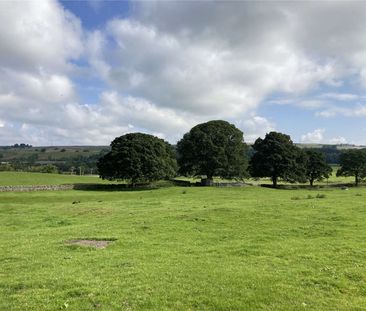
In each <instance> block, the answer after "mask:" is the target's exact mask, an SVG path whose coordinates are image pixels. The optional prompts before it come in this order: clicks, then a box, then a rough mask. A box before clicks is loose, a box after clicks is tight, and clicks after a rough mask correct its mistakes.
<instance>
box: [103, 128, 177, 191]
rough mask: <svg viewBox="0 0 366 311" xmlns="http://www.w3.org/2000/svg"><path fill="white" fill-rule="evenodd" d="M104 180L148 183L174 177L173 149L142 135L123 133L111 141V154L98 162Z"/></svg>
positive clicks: (156, 138) (175, 169)
mask: <svg viewBox="0 0 366 311" xmlns="http://www.w3.org/2000/svg"><path fill="white" fill-rule="evenodd" d="M98 171H99V175H100V177H101V178H103V179H109V180H128V181H130V182H131V183H132V184H134V183H137V182H151V181H156V180H160V179H166V178H171V177H174V176H175V174H176V171H177V163H176V159H175V154H174V151H173V149H172V146H171V145H169V144H168V143H167V142H165V141H164V140H162V139H160V138H158V137H155V136H152V135H148V134H143V133H131V134H126V135H123V136H120V137H117V138H116V139H114V140H113V141H112V143H111V151H110V152H109V153H107V154H106V155H105V156H103V157H101V158H100V159H99V161H98Z"/></svg>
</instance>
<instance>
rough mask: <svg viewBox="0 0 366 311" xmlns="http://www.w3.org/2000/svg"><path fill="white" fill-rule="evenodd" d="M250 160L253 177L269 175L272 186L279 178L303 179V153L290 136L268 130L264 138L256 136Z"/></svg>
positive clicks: (274, 185) (275, 185)
mask: <svg viewBox="0 0 366 311" xmlns="http://www.w3.org/2000/svg"><path fill="white" fill-rule="evenodd" d="M253 149H254V150H255V153H254V155H253V157H252V159H251V161H250V173H251V175H252V176H253V177H270V178H271V180H272V183H273V187H277V182H278V179H279V178H282V179H283V180H285V181H288V182H296V181H300V182H303V181H305V166H304V162H305V153H304V152H303V151H302V150H301V149H300V148H298V147H296V146H295V145H294V144H293V142H292V141H291V138H290V136H288V135H285V134H282V133H277V132H270V133H268V134H266V136H265V138H264V139H262V138H258V139H257V140H256V141H255V143H254V145H253Z"/></svg>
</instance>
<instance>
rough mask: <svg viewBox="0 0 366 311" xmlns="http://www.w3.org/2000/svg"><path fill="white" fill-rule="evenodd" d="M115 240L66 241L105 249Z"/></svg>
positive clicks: (70, 243)
mask: <svg viewBox="0 0 366 311" xmlns="http://www.w3.org/2000/svg"><path fill="white" fill-rule="evenodd" d="M113 241H114V240H68V241H65V243H66V244H69V245H78V246H88V247H95V248H98V249H103V248H106V247H107V246H108V245H109V244H110V243H112V242H113Z"/></svg>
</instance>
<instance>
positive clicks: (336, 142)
mask: <svg viewBox="0 0 366 311" xmlns="http://www.w3.org/2000/svg"><path fill="white" fill-rule="evenodd" d="M329 143H330V144H334V145H339V144H346V143H347V140H346V139H345V138H344V137H342V136H338V137H334V138H331V139H330V140H329Z"/></svg>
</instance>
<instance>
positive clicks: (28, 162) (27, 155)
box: [0, 144, 110, 172]
mask: <svg viewBox="0 0 366 311" xmlns="http://www.w3.org/2000/svg"><path fill="white" fill-rule="evenodd" d="M21 145H23V146H21ZM21 145H14V146H0V163H2V164H3V165H4V164H8V163H9V164H11V165H12V166H13V167H14V168H15V169H17V170H29V168H30V167H32V166H38V165H47V164H49V165H55V166H56V167H57V168H58V170H60V171H62V172H70V171H71V172H73V171H76V170H80V168H82V169H83V171H85V172H93V171H94V172H96V163H97V161H98V159H99V158H100V157H101V156H103V155H104V154H106V153H107V152H109V150H110V147H109V146H44V147H31V146H29V145H25V146H24V144H21Z"/></svg>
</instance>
